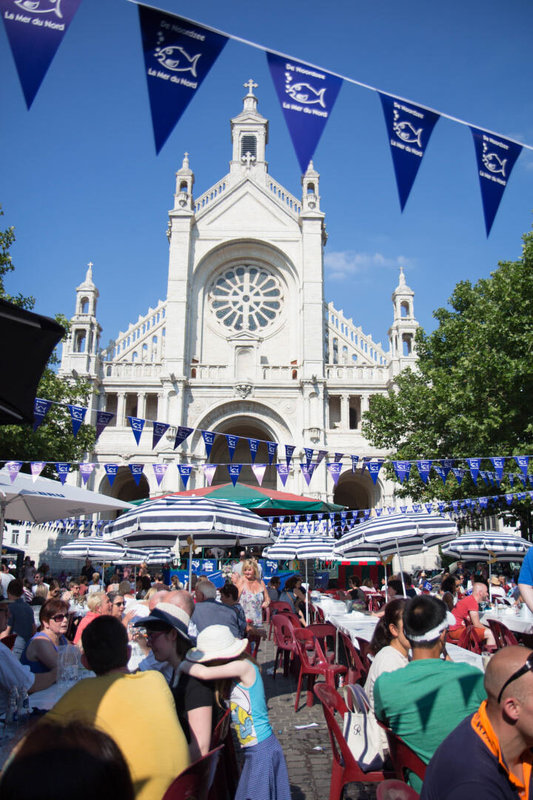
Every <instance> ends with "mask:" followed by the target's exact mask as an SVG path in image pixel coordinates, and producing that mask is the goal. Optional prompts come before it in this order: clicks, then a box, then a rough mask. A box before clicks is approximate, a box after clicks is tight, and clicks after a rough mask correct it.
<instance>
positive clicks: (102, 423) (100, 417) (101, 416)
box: [95, 411, 115, 442]
mask: <svg viewBox="0 0 533 800" xmlns="http://www.w3.org/2000/svg"><path fill="white" fill-rule="evenodd" d="M114 416H115V415H114V414H112V413H111V412H110V411H97V412H96V439H95V442H97V441H98V439H99V437H100V434H101V433H102V431H103V430H104V429H105V428H106V427H107V426H108V425H109V423H110V422H111V420H112V419H113V417H114Z"/></svg>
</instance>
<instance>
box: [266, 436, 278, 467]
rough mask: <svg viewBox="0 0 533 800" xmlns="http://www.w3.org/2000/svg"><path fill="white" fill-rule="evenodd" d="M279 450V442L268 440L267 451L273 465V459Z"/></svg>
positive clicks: (270, 464) (269, 462)
mask: <svg viewBox="0 0 533 800" xmlns="http://www.w3.org/2000/svg"><path fill="white" fill-rule="evenodd" d="M277 450H278V443H277V442H267V451H268V464H269V466H272V459H273V458H274V456H275V455H276V453H277Z"/></svg>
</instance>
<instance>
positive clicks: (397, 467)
mask: <svg viewBox="0 0 533 800" xmlns="http://www.w3.org/2000/svg"><path fill="white" fill-rule="evenodd" d="M392 465H393V467H394V472H395V473H396V477H397V478H398V480H399V482H400V483H403V482H404V481H406V480H409V475H410V473H411V462H410V461H393V462H392Z"/></svg>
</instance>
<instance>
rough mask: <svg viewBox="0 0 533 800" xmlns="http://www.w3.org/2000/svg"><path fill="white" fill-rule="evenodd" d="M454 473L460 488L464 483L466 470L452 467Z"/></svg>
mask: <svg viewBox="0 0 533 800" xmlns="http://www.w3.org/2000/svg"><path fill="white" fill-rule="evenodd" d="M452 472H453V474H454V475H455V479H456V480H457V483H458V484H459V486H460V485H461V483H462V481H463V477H464V474H465V471H464V469H461V468H460V467H452Z"/></svg>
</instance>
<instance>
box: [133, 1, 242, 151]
mask: <svg viewBox="0 0 533 800" xmlns="http://www.w3.org/2000/svg"><path fill="white" fill-rule="evenodd" d="M138 8H139V23H140V26H141V37H142V47H143V53H144V65H145V69H146V80H147V83H148V95H149V98H150V109H151V112H152V125H153V129H154V138H155V148H156V152H157V153H159V151H160V150H161V148H162V147H163V145H164V144H165V142H166V140H167V139H168V137H169V136H170V134H171V133H172V131H173V130H174V127H175V125H176V123H177V122H178V120H179V119H180V117H181V115H182V114H183V112H184V111H185V109H186V108H187V106H188V105H189V103H190V102H191V100H192V98H193V97H194V95H195V94H196V92H197V90H198V89H199V88H200V86H201V84H202V82H203V80H204V79H205V77H206V76H207V74H208V73H209V70H210V69H211V67H212V66H213V64H214V63H215V61H216V60H217V58H218V56H219V55H220V53H221V52H222V49H223V47H224V45H225V44H226V42H227V41H228V37H227V36H223V35H222V34H220V33H216V32H215V31H213V30H209V29H208V28H204V27H203V26H202V25H197V24H196V23H192V22H189V21H188V20H186V19H183V18H182V17H178V16H175V15H173V14H168V13H167V12H164V11H158V10H157V9H155V8H149V7H148V6H143V5H139V6H138Z"/></svg>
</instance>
